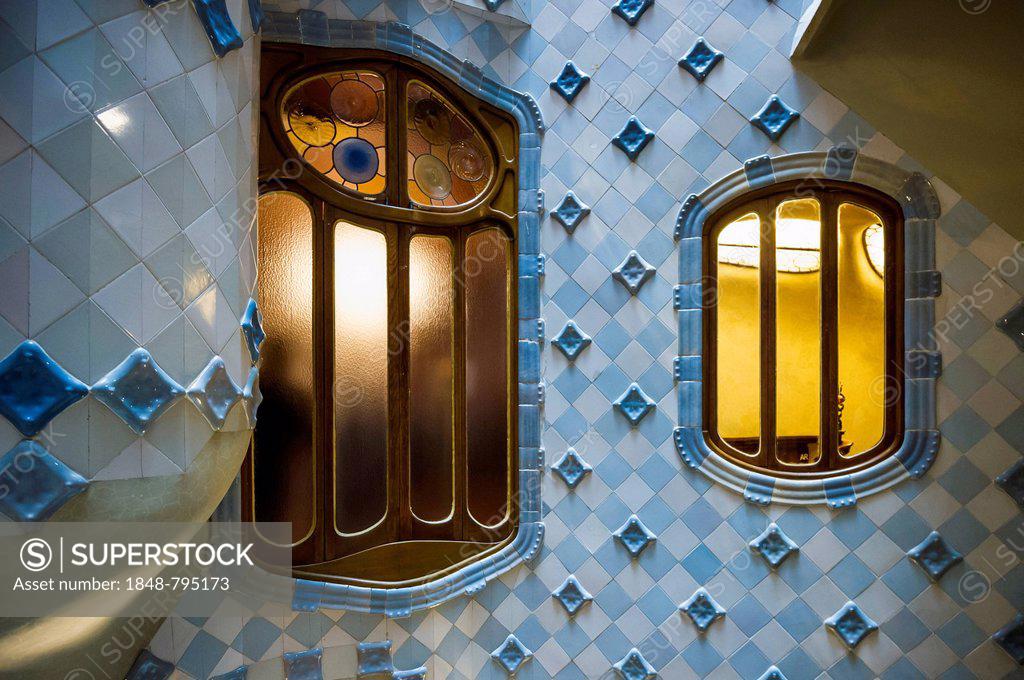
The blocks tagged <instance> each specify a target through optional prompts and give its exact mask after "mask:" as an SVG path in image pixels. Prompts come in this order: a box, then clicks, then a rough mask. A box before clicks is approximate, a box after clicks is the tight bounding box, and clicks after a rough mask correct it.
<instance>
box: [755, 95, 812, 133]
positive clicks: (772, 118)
mask: <svg viewBox="0 0 1024 680" xmlns="http://www.w3.org/2000/svg"><path fill="white" fill-rule="evenodd" d="M799 117H800V114H799V113H797V112H796V111H794V110H793V109H791V108H789V107H788V106H787V105H786V103H785V102H783V101H782V100H781V99H779V98H778V96H777V95H774V94H773V95H772V96H770V97H768V101H766V102H765V104H764V106H762V107H761V110H760V111H758V112H757V113H756V114H754V117H753V118H751V119H750V122H751V123H753V124H754V127H756V128H757V129H758V130H760V131H761V132H763V133H765V134H766V135H768V139H770V140H772V141H773V142H777V141H779V137H781V136H782V133H783V132H785V131H786V128H788V127H789V125H790V123H792V122H793V121H794V120H796V119H797V118H799Z"/></svg>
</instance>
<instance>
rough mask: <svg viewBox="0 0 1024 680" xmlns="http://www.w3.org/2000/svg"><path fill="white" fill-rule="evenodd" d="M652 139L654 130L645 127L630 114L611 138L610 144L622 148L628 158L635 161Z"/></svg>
mask: <svg viewBox="0 0 1024 680" xmlns="http://www.w3.org/2000/svg"><path fill="white" fill-rule="evenodd" d="M652 139H654V130H651V129H650V128H648V127H646V126H645V125H644V124H643V123H641V122H640V119H639V118H637V117H636V116H630V117H629V120H627V121H626V124H625V125H623V126H622V129H621V130H619V134H617V135H615V137H613V138H612V144H614V145H615V146H617V147H619V148H620V149H622V151H623V153H625V154H626V155H627V156H629V160H631V161H635V160H636V157H637V156H639V155H640V152H641V151H643V150H644V147H645V146H647V144H648V142H650V141H651V140H652Z"/></svg>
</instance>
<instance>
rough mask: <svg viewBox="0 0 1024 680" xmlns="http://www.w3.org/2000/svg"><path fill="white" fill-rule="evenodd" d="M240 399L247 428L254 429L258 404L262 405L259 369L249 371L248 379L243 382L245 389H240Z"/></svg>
mask: <svg viewBox="0 0 1024 680" xmlns="http://www.w3.org/2000/svg"><path fill="white" fill-rule="evenodd" d="M242 399H243V401H244V404H245V418H246V420H247V421H248V422H249V427H250V428H252V427H256V414H257V413H258V412H259V408H260V404H262V403H263V393H262V392H261V391H260V369H258V368H257V367H255V366H253V367H252V368H250V369H249V378H248V380H246V381H245V387H243V388H242Z"/></svg>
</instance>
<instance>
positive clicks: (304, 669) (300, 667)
mask: <svg viewBox="0 0 1024 680" xmlns="http://www.w3.org/2000/svg"><path fill="white" fill-rule="evenodd" d="M322 656H323V651H322V650H320V649H309V650H306V651H304V652H285V653H284V677H285V680H323V678H324V675H323V670H322V668H321V657H322Z"/></svg>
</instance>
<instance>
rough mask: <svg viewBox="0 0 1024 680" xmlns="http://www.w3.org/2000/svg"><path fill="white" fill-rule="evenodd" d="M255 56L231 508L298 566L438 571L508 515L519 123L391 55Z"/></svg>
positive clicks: (363, 578) (483, 545)
mask: <svg viewBox="0 0 1024 680" xmlns="http://www.w3.org/2000/svg"><path fill="white" fill-rule="evenodd" d="M262 64H263V73H262V87H263V93H264V95H263V106H262V126H261V138H260V158H259V161H260V185H261V186H260V189H261V197H260V205H259V238H258V242H257V251H258V252H257V261H258V265H259V277H258V296H259V297H258V299H259V302H260V306H261V309H262V311H263V316H264V328H265V331H266V334H267V339H266V342H265V345H264V350H263V357H262V365H261V374H260V375H261V388H262V391H263V394H264V401H263V404H262V406H261V409H260V420H259V422H258V424H257V426H256V431H255V434H254V444H253V449H252V454H251V456H250V461H249V464H248V466H247V469H246V472H247V474H246V475H245V476H244V479H245V480H246V485H247V486H246V489H247V493H246V494H245V499H246V502H247V505H248V516H249V517H251V518H254V519H256V520H258V521H290V522H292V524H293V540H294V545H293V558H294V560H295V563H296V565H297V566H296V567H295V572H296V574H297V575H300V576H303V577H306V578H311V577H314V578H320V579H328V580H337V581H340V582H345V583H356V584H372V585H378V586H385V587H386V586H389V585H397V584H402V585H409V584H412V583H417V582H423V581H425V580H429V579H433V578H436V577H438V576H439V575H442V574H444V573H449V572H451V571H454V570H455V569H458V568H460V567H462V566H464V565H465V564H466V563H467V562H468V561H471V560H474V559H479V558H480V557H481V556H482V555H483V554H487V553H489V552H490V551H493V550H496V549H498V548H499V547H500V546H501V545H503V544H504V542H505V541H506V540H507V539H508V538H509V537H510V536H512V534H513V533H514V530H515V523H516V518H517V516H518V508H517V507H516V493H515V492H516V487H517V481H518V480H517V475H516V465H515V464H514V460H515V459H514V455H515V453H516V452H517V448H516V428H515V425H514V423H515V418H514V416H515V411H514V408H515V407H514V404H515V401H514V399H515V390H514V387H515V385H516V361H515V354H514V352H513V349H514V346H515V338H516V328H515V326H514V325H513V319H514V318H515V316H514V313H515V309H516V291H515V285H514V282H515V281H516V264H517V258H516V257H515V253H516V252H517V247H516V222H515V216H516V196H517V190H516V160H515V159H516V158H517V157H518V149H517V140H518V135H517V129H516V125H515V122H514V121H513V120H512V119H511V118H510V117H509V116H508V115H507V114H506V113H504V112H502V111H499V110H498V109H495V108H493V107H491V106H489V105H487V104H485V103H483V102H480V101H478V100H476V99H474V98H472V97H470V96H469V95H467V94H465V93H464V92H462V91H461V90H459V89H458V88H456V87H454V86H452V84H451V83H449V82H447V81H445V80H444V79H443V78H442V77H441V76H439V75H437V74H435V73H433V72H431V71H429V70H427V69H424V68H422V67H420V66H418V65H416V64H415V63H413V62H412V61H411V60H405V59H403V58H401V57H396V56H394V55H389V54H385V53H376V52H369V51H361V52H356V51H341V50H336V49H331V50H328V49H321V48H309V47H298V46H284V45H274V46H269V45H268V46H265V47H264V54H263V59H262Z"/></svg>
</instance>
